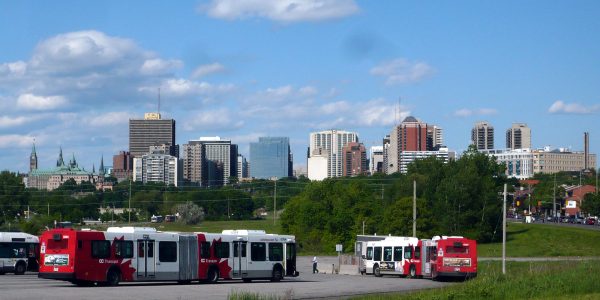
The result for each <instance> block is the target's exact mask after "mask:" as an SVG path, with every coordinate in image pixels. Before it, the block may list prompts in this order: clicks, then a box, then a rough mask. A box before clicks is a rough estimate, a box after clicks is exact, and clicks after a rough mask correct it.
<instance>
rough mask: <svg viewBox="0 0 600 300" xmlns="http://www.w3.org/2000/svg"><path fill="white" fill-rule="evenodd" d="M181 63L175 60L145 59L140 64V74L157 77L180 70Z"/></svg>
mask: <svg viewBox="0 0 600 300" xmlns="http://www.w3.org/2000/svg"><path fill="white" fill-rule="evenodd" d="M182 66H183V62H181V61H180V60H177V59H170V60H164V59H160V58H152V59H147V60H145V61H144V64H142V67H141V69H140V72H141V73H142V74H144V75H157V74H164V73H168V72H171V71H173V70H176V69H180V68H181V67H182Z"/></svg>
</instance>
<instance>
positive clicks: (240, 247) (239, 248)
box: [232, 240, 248, 278]
mask: <svg viewBox="0 0 600 300" xmlns="http://www.w3.org/2000/svg"><path fill="white" fill-rule="evenodd" d="M247 246H248V242H246V241H241V240H238V241H233V267H232V269H233V278H246V277H248V253H247V248H248V247H247Z"/></svg>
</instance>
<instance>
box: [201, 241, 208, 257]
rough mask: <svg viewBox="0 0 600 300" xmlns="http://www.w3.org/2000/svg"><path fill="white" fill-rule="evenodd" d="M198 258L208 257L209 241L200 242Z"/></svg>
mask: <svg viewBox="0 0 600 300" xmlns="http://www.w3.org/2000/svg"><path fill="white" fill-rule="evenodd" d="M200 258H210V242H201V243H200Z"/></svg>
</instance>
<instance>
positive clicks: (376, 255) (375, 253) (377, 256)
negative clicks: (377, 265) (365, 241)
mask: <svg viewBox="0 0 600 300" xmlns="http://www.w3.org/2000/svg"><path fill="white" fill-rule="evenodd" d="M373 250H374V251H373V260H374V261H381V247H375V249H373Z"/></svg>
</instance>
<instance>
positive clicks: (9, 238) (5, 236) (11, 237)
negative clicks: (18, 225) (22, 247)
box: [0, 232, 40, 243]
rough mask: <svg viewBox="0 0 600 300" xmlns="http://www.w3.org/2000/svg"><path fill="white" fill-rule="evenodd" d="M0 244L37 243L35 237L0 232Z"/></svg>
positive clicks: (18, 233) (20, 233)
mask: <svg viewBox="0 0 600 300" xmlns="http://www.w3.org/2000/svg"><path fill="white" fill-rule="evenodd" d="M0 242H2V243H8V242H29V243H39V242H40V240H39V238H38V237H37V236H35V235H32V234H29V233H25V232H0Z"/></svg>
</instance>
